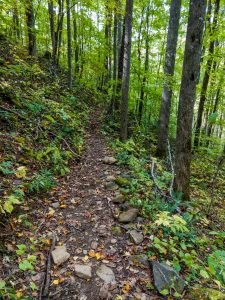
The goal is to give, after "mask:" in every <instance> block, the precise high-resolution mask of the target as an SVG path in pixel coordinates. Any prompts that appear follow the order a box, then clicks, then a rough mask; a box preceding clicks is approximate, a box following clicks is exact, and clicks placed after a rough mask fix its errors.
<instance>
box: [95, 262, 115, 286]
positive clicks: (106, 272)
mask: <svg viewBox="0 0 225 300" xmlns="http://www.w3.org/2000/svg"><path fill="white" fill-rule="evenodd" d="M96 274H97V276H98V277H100V278H101V279H102V280H103V281H104V282H105V283H112V282H115V281H116V279H115V275H114V273H113V270H112V269H110V268H109V267H107V266H105V265H103V264H102V265H101V266H100V267H99V268H98V269H97V271H96Z"/></svg>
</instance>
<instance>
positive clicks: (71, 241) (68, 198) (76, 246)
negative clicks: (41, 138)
mask: <svg viewBox="0 0 225 300" xmlns="http://www.w3.org/2000/svg"><path fill="white" fill-rule="evenodd" d="M111 156H112V152H111V151H110V149H109V148H108V147H107V146H106V142H105V140H104V137H103V135H102V134H101V133H100V128H99V123H98V120H97V117H96V114H94V115H92V117H91V120H90V124H89V130H88V131H87V135H86V150H85V152H84V154H83V156H82V158H81V161H80V163H79V164H78V165H75V166H74V167H73V168H72V171H71V173H70V176H69V177H68V178H67V180H66V181H65V182H64V184H63V185H61V186H60V188H59V190H57V191H55V193H54V195H53V196H52V199H51V201H52V202H53V204H52V206H53V207H54V208H53V209H54V213H53V210H50V211H49V210H48V209H47V212H46V210H45V208H44V209H43V211H42V212H41V215H42V218H41V220H39V221H40V222H41V223H42V224H43V226H42V229H41V230H40V233H41V235H42V236H43V235H44V236H45V235H46V236H49V235H51V234H54V235H55V236H56V237H57V244H58V245H65V246H66V250H67V252H68V253H69V254H70V258H69V259H68V260H67V261H66V262H64V263H63V264H62V265H60V266H58V267H57V266H54V268H53V269H52V278H53V280H52V283H53V284H52V283H51V286H50V294H49V296H50V299H79V300H85V299H87V300H91V299H92V300H94V299H118V300H119V299H131V298H132V297H133V298H132V299H142V300H147V299H152V300H153V299H161V298H159V297H158V296H156V295H153V294H152V293H150V294H149V293H148V291H147V288H146V285H147V283H148V282H151V279H150V268H149V264H148V260H147V257H145V256H144V255H143V256H139V255H138V254H139V253H143V252H144V249H145V245H146V243H148V241H147V240H143V242H142V243H141V244H140V245H138V246H137V245H136V244H135V243H134V242H133V241H131V239H130V237H129V234H128V231H129V230H130V229H135V230H137V232H138V231H139V230H140V228H141V224H140V222H141V221H143V219H142V218H137V219H136V220H135V221H134V222H132V223H129V224H127V225H122V223H121V224H120V223H119V222H118V221H117V220H116V218H115V215H114V212H116V204H115V205H114V204H113V202H112V200H113V198H114V197H115V194H116V193H118V190H117V188H118V187H117V186H116V185H114V184H113V183H112V182H113V179H114V178H115V177H117V176H118V175H120V174H121V173H122V172H124V170H122V169H121V168H120V167H118V166H116V165H114V164H107V163H104V162H103V160H104V157H111ZM111 189H112V190H114V189H115V190H114V191H112V190H111ZM50 206H51V205H50ZM56 207H58V208H56ZM127 209H128V208H127ZM49 213H50V215H52V217H51V218H50V219H49ZM39 214H40V211H39ZM139 219H140V220H139ZM77 265H79V271H77V269H76V268H77ZM85 266H88V267H90V268H86V267H85ZM104 267H106V268H104ZM90 272H91V274H90ZM76 274H77V275H78V276H76ZM97 274H98V275H97ZM80 277H85V278H80ZM37 278H40V277H39V276H37ZM54 283H55V284H54ZM121 295H122V297H121Z"/></svg>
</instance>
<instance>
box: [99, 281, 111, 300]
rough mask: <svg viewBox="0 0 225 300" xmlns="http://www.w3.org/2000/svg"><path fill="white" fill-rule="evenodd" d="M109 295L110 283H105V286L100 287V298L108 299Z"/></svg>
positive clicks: (102, 299)
mask: <svg viewBox="0 0 225 300" xmlns="http://www.w3.org/2000/svg"><path fill="white" fill-rule="evenodd" d="M108 297H109V285H108V284H103V286H102V287H101V288H100V291H99V299H101V300H104V299H108Z"/></svg>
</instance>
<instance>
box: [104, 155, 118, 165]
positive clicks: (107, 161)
mask: <svg viewBox="0 0 225 300" xmlns="http://www.w3.org/2000/svg"><path fill="white" fill-rule="evenodd" d="M102 161H103V162H104V163H105V164H108V165H113V164H115V162H116V161H117V160H116V159H115V157H112V156H105V157H104V158H103V160H102Z"/></svg>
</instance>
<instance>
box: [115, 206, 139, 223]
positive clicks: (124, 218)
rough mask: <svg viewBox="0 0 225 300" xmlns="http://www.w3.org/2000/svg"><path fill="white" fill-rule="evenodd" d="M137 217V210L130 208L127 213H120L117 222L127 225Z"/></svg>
mask: <svg viewBox="0 0 225 300" xmlns="http://www.w3.org/2000/svg"><path fill="white" fill-rule="evenodd" d="M137 215H138V209H137V208H130V209H129V210H127V211H124V212H122V213H121V214H120V215H119V222H121V223H129V222H133V221H134V220H135V219H136V218H137Z"/></svg>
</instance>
